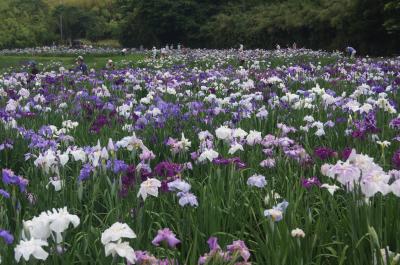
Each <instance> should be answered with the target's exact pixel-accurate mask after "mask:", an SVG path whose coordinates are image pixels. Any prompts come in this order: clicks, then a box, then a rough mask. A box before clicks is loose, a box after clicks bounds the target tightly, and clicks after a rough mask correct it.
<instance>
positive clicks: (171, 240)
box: [151, 228, 181, 248]
mask: <svg viewBox="0 0 400 265" xmlns="http://www.w3.org/2000/svg"><path fill="white" fill-rule="evenodd" d="M163 241H165V242H166V243H167V244H168V246H169V247H170V248H175V247H176V245H177V244H179V243H181V241H180V240H179V239H177V238H176V236H175V234H174V233H173V232H172V231H171V230H170V229H169V228H164V229H161V230H158V233H157V236H156V237H155V238H154V239H153V241H151V243H152V244H153V245H155V246H159V245H160V243H161V242H163Z"/></svg>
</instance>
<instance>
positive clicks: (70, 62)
mask: <svg viewBox="0 0 400 265" xmlns="http://www.w3.org/2000/svg"><path fill="white" fill-rule="evenodd" d="M76 57H77V55H68V56H66V55H62V56H56V55H54V56H47V55H32V56H29V55H1V56H0V70H5V69H7V68H9V67H18V66H21V65H24V64H25V65H26V64H27V63H28V62H29V61H31V60H34V61H36V62H37V63H39V65H40V64H44V65H47V64H49V63H52V62H60V63H62V65H64V66H65V67H69V66H70V67H71V68H72V67H74V65H75V59H76ZM144 57H145V55H144V54H139V53H137V54H129V55H108V54H98V55H97V54H96V55H84V59H85V62H86V64H87V65H88V68H96V69H99V68H103V67H104V66H105V64H106V62H107V60H108V59H112V60H113V61H114V62H115V63H118V62H119V61H123V60H124V61H130V62H132V63H134V62H135V61H138V60H141V59H143V58H144Z"/></svg>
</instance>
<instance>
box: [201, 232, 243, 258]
mask: <svg viewBox="0 0 400 265" xmlns="http://www.w3.org/2000/svg"><path fill="white" fill-rule="evenodd" d="M207 244H208V246H209V248H210V251H209V252H208V253H206V254H204V255H203V256H201V257H200V258H199V261H198V264H199V265H201V264H225V263H229V264H234V265H249V264H251V263H250V262H248V260H249V259H250V251H249V249H248V248H247V246H246V244H245V243H244V241H242V240H236V241H233V242H232V244H231V245H227V246H226V251H223V250H222V249H221V247H220V246H219V245H218V238H216V237H210V238H209V239H208V240H207Z"/></svg>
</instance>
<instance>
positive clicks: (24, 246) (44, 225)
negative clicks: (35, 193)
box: [14, 207, 80, 262]
mask: <svg viewBox="0 0 400 265" xmlns="http://www.w3.org/2000/svg"><path fill="white" fill-rule="evenodd" d="M79 223H80V220H79V217H78V216H76V215H73V214H70V213H69V212H68V210H67V207H64V208H59V209H53V210H52V211H47V212H42V213H41V214H40V215H39V216H35V217H33V218H32V219H31V220H28V221H23V227H24V229H23V230H22V240H21V241H20V243H19V244H18V245H17V246H16V247H15V250H14V251H15V260H16V261H17V262H19V261H20V259H21V257H23V258H24V259H25V260H26V261H28V260H29V259H30V256H33V257H34V258H35V259H40V260H46V259H47V257H48V255H49V254H48V253H47V252H46V251H45V250H44V249H43V247H44V246H48V245H49V244H48V242H47V240H48V239H49V237H52V239H53V240H54V241H55V243H56V244H57V246H58V244H59V243H61V242H62V239H63V235H62V233H64V232H65V231H66V230H67V229H68V227H69V226H70V224H72V225H73V227H77V226H78V225H79Z"/></svg>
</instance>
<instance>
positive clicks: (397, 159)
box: [392, 149, 400, 169]
mask: <svg viewBox="0 0 400 265" xmlns="http://www.w3.org/2000/svg"><path fill="white" fill-rule="evenodd" d="M392 163H393V165H394V167H395V168H397V169H400V149H398V150H397V151H396V152H395V153H394V154H393V157H392Z"/></svg>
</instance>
